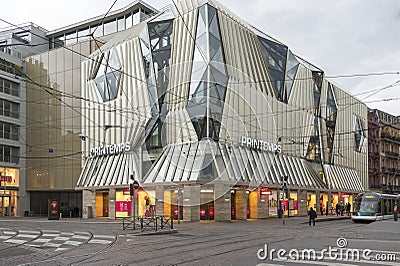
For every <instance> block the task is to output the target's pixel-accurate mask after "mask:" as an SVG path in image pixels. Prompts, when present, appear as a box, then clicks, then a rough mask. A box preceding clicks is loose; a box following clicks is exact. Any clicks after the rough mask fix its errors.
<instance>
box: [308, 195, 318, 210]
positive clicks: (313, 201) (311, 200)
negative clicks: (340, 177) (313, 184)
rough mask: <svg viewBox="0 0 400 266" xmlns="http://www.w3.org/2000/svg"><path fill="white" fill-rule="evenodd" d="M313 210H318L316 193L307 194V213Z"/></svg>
mask: <svg viewBox="0 0 400 266" xmlns="http://www.w3.org/2000/svg"><path fill="white" fill-rule="evenodd" d="M311 207H312V208H313V209H314V210H316V208H317V196H316V194H315V193H312V192H308V193H307V211H308V210H310V208H311Z"/></svg>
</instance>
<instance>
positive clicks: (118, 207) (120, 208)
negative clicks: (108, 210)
mask: <svg viewBox="0 0 400 266" xmlns="http://www.w3.org/2000/svg"><path fill="white" fill-rule="evenodd" d="M131 214H132V197H131V195H130V194H129V189H124V190H117V191H116V193H115V217H117V218H118V217H129V216H131Z"/></svg>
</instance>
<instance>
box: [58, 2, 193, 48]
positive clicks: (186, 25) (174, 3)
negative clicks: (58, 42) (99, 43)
mask: <svg viewBox="0 0 400 266" xmlns="http://www.w3.org/2000/svg"><path fill="white" fill-rule="evenodd" d="M174 4H175V3H174ZM185 25H186V23H185ZM186 26H187V25H186ZM192 38H193V37H192ZM64 48H65V47H64ZM78 54H79V53H78ZM82 56H83V55H82Z"/></svg>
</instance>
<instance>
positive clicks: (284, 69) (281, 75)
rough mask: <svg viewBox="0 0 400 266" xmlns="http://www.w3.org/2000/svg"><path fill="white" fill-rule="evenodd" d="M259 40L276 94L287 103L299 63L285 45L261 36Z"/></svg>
mask: <svg viewBox="0 0 400 266" xmlns="http://www.w3.org/2000/svg"><path fill="white" fill-rule="evenodd" d="M258 40H259V42H260V47H261V51H262V53H263V55H264V62H265V64H266V65H267V67H268V71H269V74H270V77H271V83H272V86H273V87H274V89H275V93H276V95H277V97H278V99H279V100H280V101H282V102H285V103H287V102H288V100H289V96H290V92H291V91H292V86H293V82H294V78H295V76H296V73H297V69H298V68H299V62H298V61H297V59H296V57H295V56H294V54H293V53H292V52H291V51H290V50H289V49H288V47H286V46H285V45H282V44H279V43H276V42H274V41H272V40H269V39H267V38H263V37H260V36H258Z"/></svg>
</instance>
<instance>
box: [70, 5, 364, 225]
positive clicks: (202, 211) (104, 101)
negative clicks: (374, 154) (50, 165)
mask: <svg viewBox="0 0 400 266" xmlns="http://www.w3.org/2000/svg"><path fill="white" fill-rule="evenodd" d="M116 21H118V20H116ZM103 30H104V29H103ZM304 34H306V32H305V33H304ZM73 38H74V39H75V35H74V37H73ZM76 38H78V37H76ZM65 40H66V39H65ZM82 61H83V62H82V66H81V67H82V68H81V73H82V76H81V77H80V80H81V95H80V97H82V99H81V103H80V104H81V110H82V111H81V112H82V114H81V116H80V117H81V118H82V121H81V127H82V128H81V132H80V133H81V134H82V136H84V138H85V141H83V142H82V144H83V145H82V155H83V164H82V171H81V173H80V177H79V179H78V180H77V183H76V189H77V190H79V191H82V193H83V206H91V207H92V209H93V210H94V214H95V215H96V216H107V217H110V218H118V217H126V216H130V215H132V207H131V198H130V196H129V184H130V183H132V182H133V180H136V181H138V182H139V183H140V186H141V188H140V190H139V191H138V193H137V194H138V208H137V211H138V213H136V215H153V214H161V215H167V216H171V215H173V216H175V218H177V217H178V214H180V215H182V216H181V217H183V219H185V220H190V221H197V220H206V219H210V220H231V219H246V218H266V217H269V216H276V215H279V214H281V213H282V212H284V214H285V215H306V214H307V210H308V209H309V207H315V208H317V209H318V210H320V209H322V210H323V211H324V212H326V211H332V209H334V206H335V205H336V204H340V203H341V202H342V203H346V202H352V201H353V198H354V195H356V194H357V193H359V192H361V191H364V190H367V189H368V139H367V133H368V131H367V107H366V105H365V104H364V103H362V102H361V101H359V100H358V99H356V98H355V97H353V96H352V95H350V94H349V93H347V92H346V91H345V90H344V89H342V88H340V87H339V86H338V85H336V84H334V83H333V82H332V81H330V80H328V79H326V78H325V73H324V71H323V70H322V69H320V68H319V67H317V66H315V65H314V64H312V63H310V62H308V61H306V60H305V59H303V58H301V57H300V56H298V55H296V54H294V53H293V52H292V51H291V49H290V48H289V47H288V46H287V45H285V44H283V43H281V42H280V41H278V40H276V39H274V38H272V37H270V36H268V35H267V34H266V33H264V32H262V31H261V30H259V29H257V28H255V27H254V26H252V25H250V24H248V23H247V22H245V21H244V20H243V19H242V18H239V17H238V16H236V15H235V14H233V13H232V12H231V11H229V9H227V8H226V7H224V6H222V5H221V4H219V3H218V2H216V1H192V0H182V1H180V2H179V3H178V4H177V7H175V6H171V7H167V8H165V9H163V10H161V11H160V12H158V13H157V14H155V15H153V16H150V17H149V18H147V19H145V20H144V21H142V22H140V23H138V24H136V25H134V26H132V27H131V28H129V29H126V30H125V31H121V32H118V33H116V34H115V35H114V36H113V37H112V38H111V39H109V40H108V41H107V42H105V43H104V45H102V46H101V48H99V49H97V50H95V51H94V52H93V53H91V54H90V56H89V58H86V59H84V60H82Z"/></svg>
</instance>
